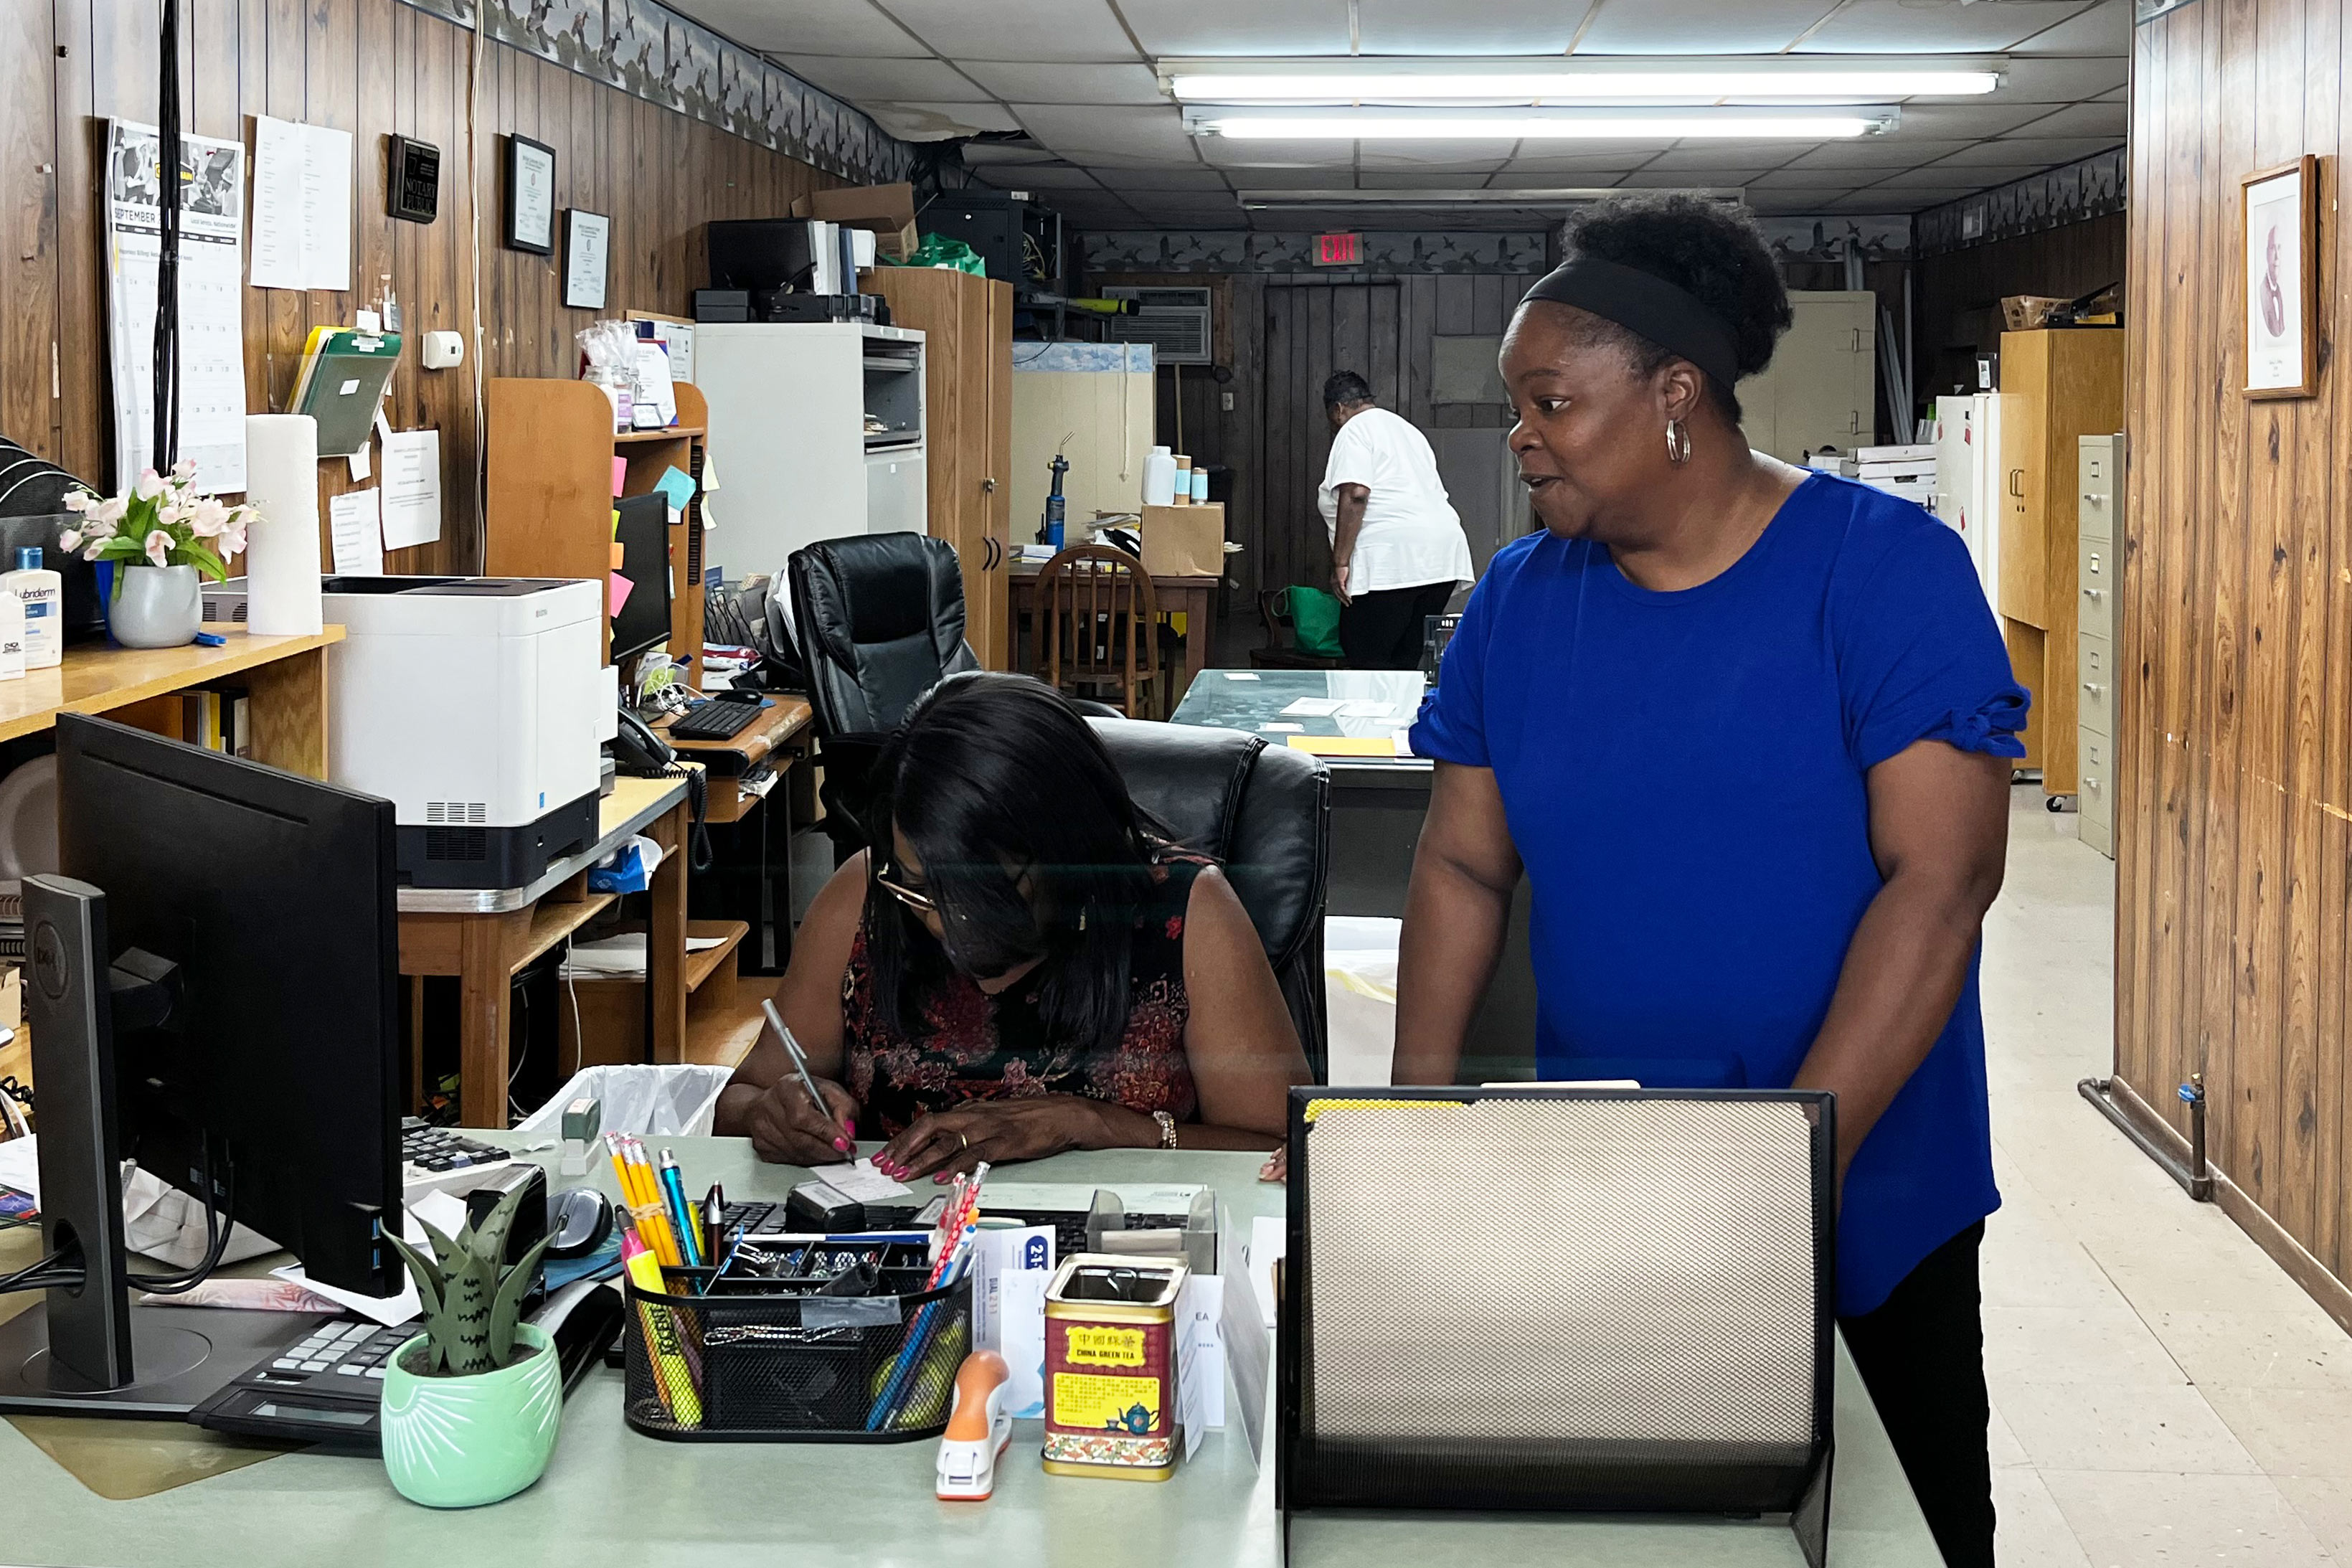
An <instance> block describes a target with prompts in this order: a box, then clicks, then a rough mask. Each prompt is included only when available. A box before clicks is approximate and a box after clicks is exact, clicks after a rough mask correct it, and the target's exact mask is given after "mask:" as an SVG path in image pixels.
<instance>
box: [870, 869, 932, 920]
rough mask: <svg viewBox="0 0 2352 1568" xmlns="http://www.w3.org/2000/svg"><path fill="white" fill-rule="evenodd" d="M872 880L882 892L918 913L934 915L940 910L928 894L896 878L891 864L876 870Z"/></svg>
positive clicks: (896, 873) (896, 874)
mask: <svg viewBox="0 0 2352 1568" xmlns="http://www.w3.org/2000/svg"><path fill="white" fill-rule="evenodd" d="M874 882H875V885H876V886H877V887H878V888H880V889H882V890H883V891H884V892H886V893H887V894H889V895H890V896H891V897H892V898H894V899H896V900H898V901H899V902H900V903H902V904H904V905H906V906H907V907H908V909H910V910H914V911H915V912H916V913H917V914H919V915H935V914H937V913H939V912H940V906H939V904H938V903H937V902H936V901H934V900H932V898H931V896H930V895H929V894H928V893H923V892H918V891H917V890H916V889H913V888H910V887H908V886H907V884H906V883H904V882H902V881H900V880H898V872H897V870H896V868H893V867H891V866H888V865H885V866H883V867H882V868H881V869H879V870H877V871H876V872H875V873H874Z"/></svg>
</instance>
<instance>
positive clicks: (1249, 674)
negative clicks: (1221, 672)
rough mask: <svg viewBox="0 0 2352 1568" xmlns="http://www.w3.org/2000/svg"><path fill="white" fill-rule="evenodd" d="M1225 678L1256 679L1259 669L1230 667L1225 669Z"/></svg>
mask: <svg viewBox="0 0 2352 1568" xmlns="http://www.w3.org/2000/svg"><path fill="white" fill-rule="evenodd" d="M1225 679H1227V680H1255V679H1257V671H1255V670H1254V669H1229V670H1227V671H1225Z"/></svg>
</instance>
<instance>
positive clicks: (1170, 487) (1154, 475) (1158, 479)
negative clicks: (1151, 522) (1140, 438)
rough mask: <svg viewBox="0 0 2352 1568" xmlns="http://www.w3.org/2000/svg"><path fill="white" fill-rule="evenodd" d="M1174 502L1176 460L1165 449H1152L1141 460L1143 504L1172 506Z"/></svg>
mask: <svg viewBox="0 0 2352 1568" xmlns="http://www.w3.org/2000/svg"><path fill="white" fill-rule="evenodd" d="M1175 500H1176V458H1175V457H1174V455H1173V454H1172V453H1171V452H1170V451H1169V449H1168V448H1167V447H1152V448H1151V451H1150V455H1149V456H1147V457H1146V458H1144V459H1143V504H1144V505H1146V506H1172V505H1174V504H1175Z"/></svg>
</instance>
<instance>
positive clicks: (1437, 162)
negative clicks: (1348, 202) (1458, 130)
mask: <svg viewBox="0 0 2352 1568" xmlns="http://www.w3.org/2000/svg"><path fill="white" fill-rule="evenodd" d="M1517 145H1518V143H1517V142H1515V141H1506V140H1500V139H1497V140H1495V141H1478V142H1468V141H1464V142H1388V141H1381V142H1364V143H1363V144H1362V146H1361V150H1360V152H1359V153H1358V155H1357V160H1356V161H1357V163H1359V164H1360V166H1361V167H1363V168H1366V169H1447V170H1454V171H1460V170H1464V169H1476V170H1478V171H1480V172H1481V173H1484V174H1492V173H1494V171H1496V169H1499V168H1501V167H1502V166H1503V164H1504V163H1505V162H1506V161H1507V159H1508V158H1509V157H1510V155H1511V150H1512V149H1513V148H1515V147H1517Z"/></svg>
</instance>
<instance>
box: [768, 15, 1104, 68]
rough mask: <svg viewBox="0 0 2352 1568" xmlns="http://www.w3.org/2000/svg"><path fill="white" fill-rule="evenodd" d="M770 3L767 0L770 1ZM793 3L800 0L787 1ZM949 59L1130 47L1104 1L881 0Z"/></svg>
mask: <svg viewBox="0 0 2352 1568" xmlns="http://www.w3.org/2000/svg"><path fill="white" fill-rule="evenodd" d="M771 3H772V0H771ZM791 3H792V4H793V5H799V4H800V3H801V0H791ZM883 4H884V5H885V6H886V7H887V9H888V10H889V12H890V14H891V15H892V16H896V17H898V20H899V21H901V22H904V23H905V24H906V25H907V26H908V27H909V28H910V29H912V30H913V31H914V33H915V34H916V35H917V36H918V37H920V38H921V39H922V40H923V42H925V43H926V44H929V46H930V47H931V48H932V49H933V50H934V51H936V52H937V53H938V54H940V56H941V57H942V58H947V59H951V60H958V61H961V60H1041V61H1057V60H1103V61H1109V60H1126V61H1133V60H1135V59H1136V58H1137V57H1136V53H1135V45H1134V44H1133V43H1131V42H1129V39H1128V36H1127V32H1126V29H1124V28H1123V27H1121V26H1119V25H1118V16H1115V15H1113V14H1112V11H1111V8H1110V5H1108V0H1021V3H1020V4H1019V5H1007V4H1004V3H1003V0H994V3H991V0H979V3H975V0H883Z"/></svg>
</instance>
